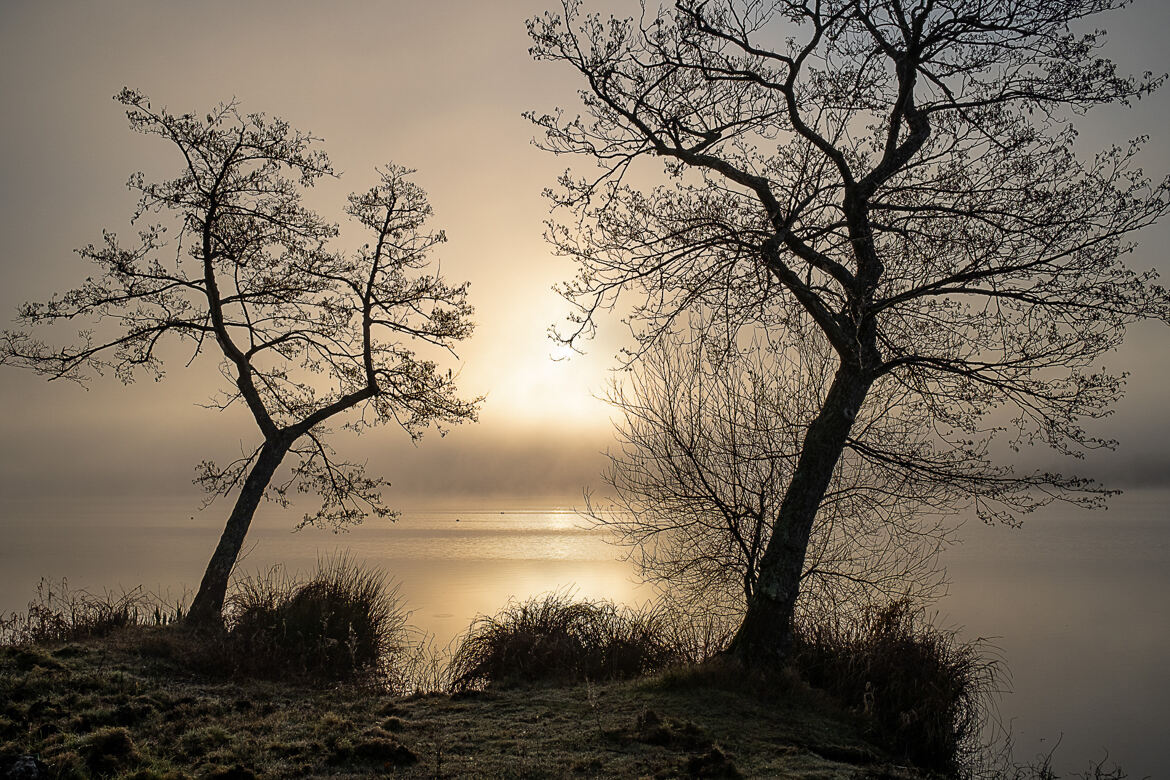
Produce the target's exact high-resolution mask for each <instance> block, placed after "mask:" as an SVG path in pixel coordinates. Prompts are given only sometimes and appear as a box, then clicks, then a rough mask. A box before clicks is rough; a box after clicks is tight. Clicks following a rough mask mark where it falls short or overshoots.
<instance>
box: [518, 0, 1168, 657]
mask: <svg viewBox="0 0 1170 780" xmlns="http://www.w3.org/2000/svg"><path fill="white" fill-rule="evenodd" d="M1121 5H1124V3H1123V2H1120V0H1062V2H1053V3H1048V2H1025V1H1023V0H953V1H952V2H943V1H942V0H921V1H920V2H914V3H907V2H902V0H799V1H798V0H789V1H787V2H767V3H765V2H759V1H758V0H710V1H709V2H696V1H695V0H678V2H676V3H675V4H674V6H673V8H670V9H665V10H663V11H661V12H660V13H658V14H657V15H654V16H653V17H652V18H651V17H646V16H643V18H641V19H640V20H638V21H634V20H620V19H613V18H611V19H602V18H600V17H598V16H596V15H585V14H583V13H582V12H581V6H580V3H579V2H577V1H576V0H566V2H564V3H563V4H562V12H560V13H556V14H554V13H548V14H545V15H544V16H542V17H540V18H537V19H534V20H532V21H530V23H529V27H530V35H531V37H532V40H533V42H534V45H533V48H532V53H533V55H534V56H535V57H536V58H537V59H538V60H551V61H556V62H561V63H565V64H566V65H568V66H569V67H571V68H573V69H575V70H576V71H577V72H578V73H579V74H580V76H581V79H582V82H583V89H582V93H581V95H582V101H583V114H582V115H581V116H576V117H573V116H570V115H566V114H564V113H562V112H559V111H558V112H556V113H553V114H549V115H532V117H531V118H532V119H533V120H534V121H535V122H536V123H537V124H538V125H539V126H540V127H541V128H542V129H543V130H544V131H545V136H544V139H543V141H542V142H541V143H542V145H543V146H544V148H546V149H548V150H551V151H553V152H556V153H567V154H574V155H580V156H583V157H585V158H587V159H588V160H590V161H591V162H592V163H593V164H594V165H595V166H596V167H595V169H594V170H592V171H590V172H588V175H573V174H571V173H566V174H565V176H564V177H562V179H561V181H560V186H559V187H558V188H557V189H556V190H555V191H553V193H552V197H553V202H554V208H558V209H560V210H561V211H562V212H567V216H565V217H564V218H561V219H560V221H559V222H556V223H554V224H552V226H551V228H550V238H551V241H552V242H553V243H554V244H555V246H556V247H557V249H558V250H559V251H560V252H561V253H562V254H564V255H567V256H569V257H572V258H574V259H575V260H576V261H577V263H578V264H579V267H580V272H579V274H578V276H577V277H576V279H575V280H573V281H572V282H570V283H568V284H567V285H565V287H564V290H563V291H564V294H565V295H566V297H567V298H569V299H570V300H572V301H574V302H576V304H577V305H578V307H579V314H578V316H577V317H576V318H575V320H576V322H575V325H574V327H573V328H572V329H571V331H570V332H568V333H565V334H564V338H565V339H566V340H569V341H573V340H575V339H577V338H578V337H580V336H587V335H589V334H590V333H591V332H592V331H593V329H594V327H595V324H594V319H595V315H597V314H598V312H600V311H602V310H605V309H607V308H611V307H613V306H614V305H615V303H616V300H617V298H618V295H619V293H620V292H623V291H624V292H625V293H626V294H632V295H634V296H635V297H634V300H633V302H632V311H631V315H630V320H629V321H630V323H631V327H632V331H633V336H634V338H635V344H636V347H635V349H634V350H633V356H632V357H633V358H636V357H637V355H638V354H639V353H640V352H644V351H645V350H646V349H648V348H649V346H650V345H652V344H654V343H655V342H656V341H658V340H660V338H662V337H663V335H664V334H667V333H669V332H670V331H671V330H672V328H673V327H674V326H675V324H676V322H678V321H679V318H680V316H681V315H682V314H683V313H684V312H686V311H688V310H694V309H696V308H700V309H705V310H708V311H710V312H714V313H716V314H717V315H718V316H719V317H721V318H722V321H721V322H718V323H716V324H717V325H718V326H719V327H721V328H724V329H726V330H728V331H730V332H735V331H736V330H737V329H739V328H741V327H749V326H750V327H755V328H762V329H764V330H765V331H766V332H768V333H770V334H779V333H802V334H803V333H809V332H814V333H815V334H816V337H817V338H818V339H823V340H824V341H825V343H827V344H828V345H829V346H830V347H831V348H832V351H833V355H834V366H833V371H832V375H831V378H830V380H829V382H828V383H827V384H826V386H825V387H824V388H823V389H822V390H820V391H818V393H817V396H816V398H815V402H814V403H813V404H812V407H811V408H810V410H809V414H808V416H807V419H806V420H805V421H804V423H803V425H804V430H803V434H802V438H801V442H800V447H799V452H798V453H797V454H796V456H795V466H794V468H793V470H792V473H791V477H790V478H789V480H788V483H787V485H786V487H785V490H784V496H783V499H782V501H781V505H780V508H779V510H778V512H777V514H776V516H775V518H774V519H773V521H772V525H771V536H770V539H769V541H768V543H767V545H766V547H765V549H764V551H763V553H762V555H761V556H760V562H759V573H758V577H757V580H756V583H755V586H754V589H753V593H752V597H751V599H750V601H749V603H748V605H747V609H746V613H745V615H744V619H743V622H742V624H741V626H740V628H739V631H738V632H737V634H736V636H735V638H734V640H733V643H732V650H733V652H734V653H735V654H736V655H737V656H738V657H739V658H741V659H743V660H745V661H748V662H754V663H770V662H772V661H777V660H782V659H783V658H784V657H785V655H786V653H787V650H788V648H789V646H790V642H791V636H792V633H791V632H792V616H793V609H794V605H795V603H796V599H797V595H798V592H799V587H800V582H801V574H802V572H803V570H804V565H803V564H804V560H805V554H806V551H807V549H808V545H809V538H810V533H811V531H812V529H813V527H814V520H815V518H816V515H817V512H818V508H819V507H820V506H821V505H822V502H823V501H824V498H825V493H826V490H827V489H828V488H829V485H830V482H831V479H832V475H833V473H834V470H835V469H836V467H837V465H838V462H839V460H840V458H841V456H842V453H843V452H845V451H846V450H847V449H849V450H850V451H852V452H854V453H856V454H857V455H859V456H860V457H863V458H865V459H866V460H867V461H869V462H871V463H880V464H884V465H885V467H886V468H889V469H893V470H897V471H900V472H901V473H903V474H905V475H907V478H908V479H912V480H914V479H921V480H934V481H948V480H953V481H954V483H955V484H956V485H958V486H960V487H962V486H963V485H964V484H967V485H972V486H973V485H983V486H986V489H980V490H978V491H974V492H973V493H971V495H972V500H973V502H974V503H975V506H976V509H977V511H978V513H979V514H980V516H981V517H984V518H986V519H995V518H999V519H1003V520H1008V521H1011V520H1013V519H1014V518H1015V517H1016V516H1017V513H1018V512H1020V511H1026V510H1027V509H1029V508H1032V507H1035V506H1036V505H1038V504H1042V503H1045V502H1047V501H1050V500H1053V499H1055V498H1062V499H1068V500H1081V501H1086V502H1092V501H1093V499H1095V498H1096V497H1097V496H1098V494H1097V493H1094V492H1093V491H1092V490H1089V492H1083V491H1084V489H1085V488H1086V487H1090V488H1091V487H1092V486H1091V485H1087V483H1086V482H1085V481H1084V480H1081V479H1077V478H1074V477H1064V476H1061V475H1059V474H1047V473H1020V472H1018V471H1013V470H1012V469H1011V468H1010V467H1009V466H1006V465H996V460H995V458H994V457H993V455H994V451H993V449H992V441H993V440H994V439H996V438H998V439H1001V440H1003V441H1004V442H1005V443H1006V444H1007V445H1010V446H1011V447H1022V446H1028V445H1041V446H1047V447H1051V448H1053V449H1055V450H1056V451H1057V452H1059V453H1065V454H1071V455H1077V454H1081V453H1083V451H1084V450H1085V449H1087V448H1092V447H1098V446H1102V445H1104V444H1107V442H1103V441H1099V440H1097V439H1095V438H1093V437H1092V436H1090V435H1089V434H1087V433H1086V432H1085V431H1084V430H1083V428H1082V422H1083V421H1084V420H1085V419H1093V418H1098V417H1101V416H1103V415H1105V414H1107V413H1108V411H1109V409H1110V406H1111V405H1112V404H1113V403H1114V401H1115V400H1116V399H1117V398H1118V396H1119V394H1120V390H1121V382H1120V379H1119V377H1117V376H1114V375H1111V374H1110V373H1108V372H1107V371H1105V370H1104V369H1101V368H1100V367H1099V363H1098V359H1099V358H1100V357H1101V356H1102V355H1103V354H1104V353H1106V352H1107V351H1109V350H1111V349H1112V348H1114V347H1116V346H1117V345H1118V344H1119V343H1120V341H1121V339H1122V337H1123V334H1124V330H1125V327H1126V326H1127V325H1128V324H1130V323H1132V322H1134V321H1136V320H1141V319H1147V318H1151V319H1158V320H1162V321H1168V320H1170V298H1168V296H1167V294H1166V291H1165V290H1164V289H1162V288H1161V287H1159V286H1157V284H1155V274H1154V273H1153V272H1148V273H1136V272H1133V271H1131V270H1129V269H1128V268H1127V267H1126V266H1125V265H1124V264H1123V262H1122V258H1123V256H1124V255H1125V254H1126V253H1128V252H1129V251H1130V249H1131V248H1132V244H1131V241H1130V238H1131V237H1132V235H1133V234H1134V233H1135V232H1136V231H1138V230H1140V229H1141V228H1143V227H1145V226H1148V225H1150V224H1152V223H1153V222H1155V221H1156V220H1157V219H1158V218H1160V217H1162V216H1163V215H1164V214H1165V213H1166V211H1167V208H1168V186H1167V183H1166V182H1163V183H1161V184H1151V183H1150V182H1149V180H1148V179H1147V178H1146V177H1145V176H1144V175H1143V173H1142V171H1141V169H1140V168H1139V167H1137V163H1136V156H1137V154H1138V148H1139V146H1140V140H1139V141H1135V142H1132V143H1128V144H1120V145H1118V146H1114V147H1112V148H1109V149H1107V150H1105V151H1103V152H1101V153H1099V154H1097V155H1096V156H1093V157H1091V158H1088V159H1085V158H1083V157H1082V156H1081V155H1080V154H1078V150H1077V149H1076V133H1075V131H1074V129H1073V128H1072V126H1071V124H1070V121H1069V117H1070V116H1075V115H1078V114H1080V113H1083V112H1084V111H1086V110H1088V109H1090V108H1092V107H1094V106H1098V105H1102V104H1110V103H1126V102H1127V101H1129V100H1131V99H1135V98H1138V97H1140V96H1141V95H1143V94H1144V93H1146V92H1148V91H1150V90H1152V89H1154V88H1155V87H1156V86H1158V85H1159V84H1160V83H1161V78H1153V77H1151V76H1149V75H1148V74H1147V75H1146V76H1144V77H1142V78H1137V79H1135V78H1130V77H1125V76H1122V75H1120V74H1118V73H1117V72H1116V69H1115V67H1114V66H1113V64H1112V63H1110V62H1109V61H1108V60H1107V59H1104V58H1102V57H1101V56H1100V52H1099V49H1100V46H1101V44H1102V38H1101V36H1100V34H1099V33H1096V32H1090V33H1087V34H1079V33H1074V32H1072V31H1071V27H1070V26H1078V25H1084V24H1085V23H1087V22H1088V21H1089V20H1091V19H1092V18H1093V17H1095V16H1096V15H1097V14H1099V13H1101V12H1103V11H1107V10H1110V9H1113V8H1115V7H1118V6H1121ZM652 157H657V158H661V160H662V162H663V167H664V172H665V175H666V177H667V182H666V183H664V184H661V185H659V186H656V187H649V186H647V187H641V186H639V183H640V182H641V181H645V178H644V177H647V176H649V175H651V171H649V170H648V169H647V166H645V165H642V164H641V162H642V160H643V158H652ZM873 398H879V399H882V398H904V400H902V401H901V402H900V404H899V405H897V406H896V407H893V408H890V409H888V410H885V413H886V414H888V415H895V416H899V417H902V418H903V419H905V420H906V424H907V425H908V426H911V427H913V426H914V424H915V421H921V422H922V424H923V425H927V426H929V427H928V429H927V431H926V432H928V433H929V438H927V439H926V440H925V444H924V445H923V446H922V447H921V448H919V449H910V450H908V451H907V450H901V449H897V448H889V447H886V446H884V445H883V442H881V441H866V440H862V439H859V438H858V437H857V436H855V435H854V428H855V421H856V420H858V419H859V416H863V415H864V414H865V413H864V412H863V409H864V407H865V406H866V404H868V403H870V402H871V399H873ZM997 414H998V415H999V416H996V415H997Z"/></svg>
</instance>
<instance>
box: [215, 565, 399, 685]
mask: <svg viewBox="0 0 1170 780" xmlns="http://www.w3.org/2000/svg"><path fill="white" fill-rule="evenodd" d="M408 617H409V613H408V612H407V611H406V610H405V609H404V608H403V606H402V603H401V600H400V599H399V597H398V594H397V590H396V589H394V588H390V587H387V583H386V576H385V574H384V573H383V572H381V571H380V570H376V569H369V568H364V567H362V566H360V565H358V564H356V563H355V562H354V561H353V560H351V559H349V558H348V557H345V556H342V557H339V558H336V559H333V560H324V561H320V562H318V565H317V571H316V572H315V573H314V574H313V575H311V576H310V577H309V578H308V579H300V578H295V577H289V576H287V575H286V574H285V572H284V570H283V569H280V568H274V569H271V570H269V571H268V572H267V573H264V574H260V575H256V576H252V577H245V578H243V579H241V580H238V581H237V582H236V584H235V587H234V590H233V592H232V593H231V594H230V596H229V598H228V602H227V608H226V610H225V623H226V626H227V634H226V636H225V637H224V638H223V642H222V651H223V652H224V653H225V655H226V656H227V657H226V658H225V660H226V661H227V662H228V663H229V664H230V665H231V666H232V668H233V670H234V671H235V672H236V673H238V674H243V675H246V676H250V677H262V678H271V679H288V678H294V679H301V680H317V681H330V682H332V681H337V682H356V681H364V680H381V679H382V678H384V677H385V676H386V675H387V674H388V673H389V672H390V670H391V668H392V660H393V658H394V657H395V656H396V655H397V654H398V653H399V652H400V651H402V650H403V649H404V648H405V647H406V644H407V643H406V640H405V630H406V621H407V618H408Z"/></svg>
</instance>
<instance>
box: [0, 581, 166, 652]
mask: <svg viewBox="0 0 1170 780" xmlns="http://www.w3.org/2000/svg"><path fill="white" fill-rule="evenodd" d="M182 615H183V606H182V604H181V603H178V602H176V603H174V604H168V603H166V602H165V601H164V600H162V599H160V598H159V597H157V596H154V595H152V594H149V593H147V592H146V591H145V590H143V589H142V588H141V587H138V588H134V589H132V590H128V591H122V592H120V593H113V592H109V591H107V592H105V593H102V594H101V595H98V594H95V593H90V592H89V591H87V590H73V589H71V588H70V587H69V582H68V580H61V581H60V582H52V581H50V580H47V579H42V580H41V581H40V583H39V584H38V585H37V595H36V598H35V599H33V600H32V601H31V602H29V604H28V607H27V608H26V609H25V610H24V611H23V612H13V613H11V614H0V644H9V645H21V644H34V643H45V642H72V641H76V640H81V639H94V638H100V637H104V636H109V635H110V634H112V633H114V632H115V631H119V630H121V629H125V628H130V627H134V626H163V625H168V624H170V623H173V622H175V621H176V620H178V619H180V618H181V617H182Z"/></svg>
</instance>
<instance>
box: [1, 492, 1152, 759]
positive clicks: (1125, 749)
mask: <svg viewBox="0 0 1170 780" xmlns="http://www.w3.org/2000/svg"><path fill="white" fill-rule="evenodd" d="M0 512H2V513H3V514H2V515H0V611H11V610H14V609H20V608H22V607H24V606H25V604H26V603H27V602H28V600H29V599H30V598H31V597H32V596H33V595H34V594H35V591H36V585H37V583H38V581H39V580H40V578H41V577H47V578H51V579H60V578H62V577H67V578H68V579H69V584H70V586H71V587H75V588H86V589H89V590H94V591H98V592H101V591H102V590H103V589H109V590H115V591H117V590H119V589H121V588H124V587H133V586H136V585H143V586H144V587H145V588H146V589H147V590H150V591H153V592H155V593H160V594H170V595H171V596H172V597H177V596H181V595H182V594H183V593H184V591H185V589H187V590H189V589H190V588H191V587H192V586H193V585H194V584H197V582H198V579H199V577H200V575H201V574H202V568H203V565H204V564H205V563H206V560H207V557H208V556H209V555H210V552H211V550H212V547H213V546H214V543H215V541H216V539H217V538H218V535H219V531H220V528H221V525H220V524H221V523H222V519H221V518H222V515H223V514H224V513H225V512H226V508H225V507H221V506H215V507H212V508H211V509H208V510H206V511H204V512H202V513H194V516H192V515H193V512H192V508H191V506H183V505H177V504H176V502H175V501H173V500H172V501H163V500H158V501H154V502H149V501H148V502H138V503H136V505H135V507H134V509H133V510H132V512H131V513H128V512H127V511H126V508H125V507H124V506H119V505H118V504H117V503H115V502H111V503H110V504H109V505H108V506H94V505H92V504H90V505H86V506H81V505H76V506H74V505H71V504H70V503H69V502H68V501H65V500H62V501H60V502H58V503H56V504H54V505H52V506H51V507H46V505H45V504H44V503H39V504H38V506H37V507H36V508H35V509H34V508H32V507H31V506H22V505H21V504H19V503H16V502H11V501H9V502H7V503H4V504H0ZM295 517H296V516H295V515H293V518H295ZM293 522H295V519H289V516H288V515H284V516H282V515H281V514H280V513H279V512H278V511H273V510H272V509H271V508H269V509H267V510H265V512H264V514H262V515H261V516H260V517H258V518H257V522H256V525H255V526H254V528H253V531H252V533H251V534H250V536H249V541H248V545H247V547H246V550H247V556H246V558H245V560H244V561H243V563H242V567H243V569H244V570H246V571H256V570H260V569H265V568H267V567H269V566H271V565H272V564H275V563H283V564H284V565H285V566H286V567H288V568H289V569H290V570H293V571H296V570H302V571H307V570H310V569H312V568H313V567H314V565H315V563H316V561H317V558H318V556H326V555H331V554H336V553H338V552H343V551H346V550H348V551H349V553H350V554H351V555H352V556H353V557H354V558H356V559H358V560H360V561H365V562H366V563H368V564H373V565H377V566H381V567H383V568H385V569H386V570H387V571H388V572H389V573H390V574H391V576H392V577H393V578H394V580H395V581H396V582H397V583H398V584H399V592H400V594H401V596H402V597H403V598H404V599H405V601H406V604H407V607H408V608H409V609H410V610H412V613H413V614H412V618H411V622H412V623H413V624H414V625H415V626H417V627H418V628H420V629H422V630H424V631H426V632H428V633H431V634H433V635H435V637H436V639H437V640H438V641H439V642H440V643H446V642H448V641H449V640H451V639H452V638H454V637H455V636H456V635H457V634H459V633H460V632H462V631H463V630H465V629H466V627H467V625H468V623H469V622H470V621H471V620H472V619H473V618H474V617H475V616H476V615H477V614H483V613H492V612H495V611H496V610H498V609H499V608H500V606H502V605H503V604H504V603H505V602H506V601H507V600H508V598H509V597H518V598H523V597H526V596H529V595H533V594H539V593H544V592H547V591H550V590H555V589H559V588H572V589H574V590H575V591H576V592H577V593H578V594H580V595H581V596H588V597H606V598H610V599H614V600H617V601H624V602H631V603H632V602H642V601H645V600H647V599H649V598H651V597H652V595H653V593H652V591H651V589H650V588H648V587H646V586H643V585H639V584H637V582H636V581H635V579H634V575H633V570H632V569H631V567H630V565H629V564H627V563H625V562H624V561H622V560H619V558H618V556H619V555H620V552H621V551H620V550H619V549H618V548H615V547H613V546H611V545H610V544H608V543H607V538H606V535H605V534H604V533H602V532H598V531H593V530H588V529H586V528H584V527H582V522H581V521H580V519H579V518H578V516H577V515H576V513H575V512H574V511H573V510H572V508H571V507H570V506H555V505H552V504H545V505H542V506H534V505H532V504H531V503H527V504H525V503H523V502H519V501H513V502H508V501H499V500H494V501H492V502H487V503H482V504H479V505H476V506H475V507H474V508H465V509H451V508H447V509H442V508H433V509H426V510H417V511H406V512H405V513H404V515H403V517H402V518H401V519H400V520H399V521H398V522H397V523H395V524H393V525H389V524H387V523H384V522H382V523H379V522H369V523H368V524H366V525H364V526H361V527H359V528H356V529H354V530H352V531H351V532H349V533H345V534H340V535H335V534H331V533H329V532H326V531H318V530H315V529H307V530H304V531H301V532H298V533H291V532H290V530H289V528H290V526H291V524H292V523H293ZM959 536H960V538H962V539H963V542H962V544H959V545H956V546H955V547H953V548H951V549H950V550H949V551H948V552H947V555H946V561H945V562H946V565H947V567H948V570H949V572H950V579H951V583H952V584H951V588H950V593H949V595H948V596H947V597H946V598H944V599H943V600H942V601H940V602H939V603H938V604H937V606H936V609H937V612H938V616H937V619H938V622H940V623H941V624H942V625H944V626H948V627H953V628H957V629H960V630H961V633H962V634H963V636H965V637H968V638H974V637H987V638H991V639H992V640H993V644H994V645H995V646H996V647H998V648H999V650H1000V651H1001V653H1002V655H1003V657H1004V658H1005V659H1006V662H1007V664H1008V666H1009V668H1010V671H1011V682H1012V688H1013V692H1012V693H1010V694H1008V695H1006V696H1005V697H1004V698H1003V700H1002V702H1001V705H1000V712H1001V716H1002V718H1003V720H1004V722H1005V723H1009V722H1010V724H1011V730H1012V733H1013V735H1014V741H1015V744H1016V757H1017V759H1021V760H1022V759H1028V758H1032V757H1034V756H1036V755H1037V754H1040V753H1046V752H1048V750H1049V749H1050V748H1051V747H1052V745H1054V744H1055V743H1056V741H1057V740H1062V742H1061V746H1060V749H1059V750H1058V751H1057V753H1056V762H1055V763H1056V764H1057V766H1058V768H1059V769H1061V770H1064V771H1081V770H1083V769H1084V768H1085V767H1086V764H1087V762H1088V761H1089V760H1090V759H1092V760H1100V759H1102V758H1104V757H1105V756H1106V755H1108V756H1109V758H1110V760H1111V761H1112V760H1116V761H1117V762H1119V763H1120V764H1121V765H1122V766H1123V767H1124V768H1125V769H1126V771H1127V772H1128V773H1129V776H1130V777H1131V778H1141V777H1146V776H1150V777H1170V751H1168V750H1167V749H1166V738H1167V734H1170V725H1168V724H1170V661H1168V660H1167V659H1168V657H1170V653H1168V652H1167V647H1168V646H1170V492H1167V491H1133V492H1130V493H1127V494H1126V495H1124V496H1121V497H1119V498H1117V499H1115V500H1114V501H1113V503H1112V506H1111V508H1110V509H1109V510H1108V511H1105V512H1096V513H1090V512H1083V511H1073V510H1067V509H1056V510H1051V509H1050V510H1046V511H1044V512H1042V513H1037V514H1036V515H1034V516H1033V517H1030V518H1028V520H1027V522H1026V524H1025V527H1024V528H1022V529H1019V530H1015V529H1009V528H1003V527H985V526H982V525H980V524H978V523H975V522H969V523H967V524H965V525H964V527H963V528H962V530H961V531H960V534H959Z"/></svg>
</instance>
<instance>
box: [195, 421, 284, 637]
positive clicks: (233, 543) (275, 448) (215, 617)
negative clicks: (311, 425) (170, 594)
mask: <svg viewBox="0 0 1170 780" xmlns="http://www.w3.org/2000/svg"><path fill="white" fill-rule="evenodd" d="M288 447H289V445H288V444H285V443H282V442H274V441H267V442H265V443H264V446H263V447H262V448H261V449H260V455H259V456H258V457H257V458H256V462H255V463H254V464H253V465H252V470H251V471H250V472H248V478H247V479H246V480H244V486H243V488H242V489H241V490H240V495H239V497H238V498H236V505H235V507H233V508H232V513H231V516H230V517H228V521H227V525H226V526H225V527H224V529H223V534H222V535H221V536H220V537H219V544H218V545H217V546H216V548H215V552H214V553H213V554H212V556H211V560H210V561H209V562H208V564H207V570H206V571H205V572H204V573H203V581H202V582H201V583H200V584H199V592H198V593H196V594H195V599H194V600H193V601H192V602H191V609H190V611H189V612H188V613H187V621H186V622H187V623H188V624H189V625H193V626H209V625H216V624H219V623H220V622H221V621H222V620H223V601H224V598H225V597H226V596H227V586H228V578H229V577H230V576H231V573H232V569H233V568H235V565H236V559H237V558H238V557H239V555H240V548H242V547H243V545H244V537H245V536H246V535H247V533H248V527H249V526H250V525H251V524H252V516H253V515H255V514H256V507H258V506H259V505H260V500H261V499H262V498H263V497H264V491H265V489H267V487H268V483H269V482H270V481H271V480H272V475H273V474H274V473H276V469H277V467H278V466H280V462H281V461H282V460H283V459H284V456H285V453H287V452H288Z"/></svg>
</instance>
